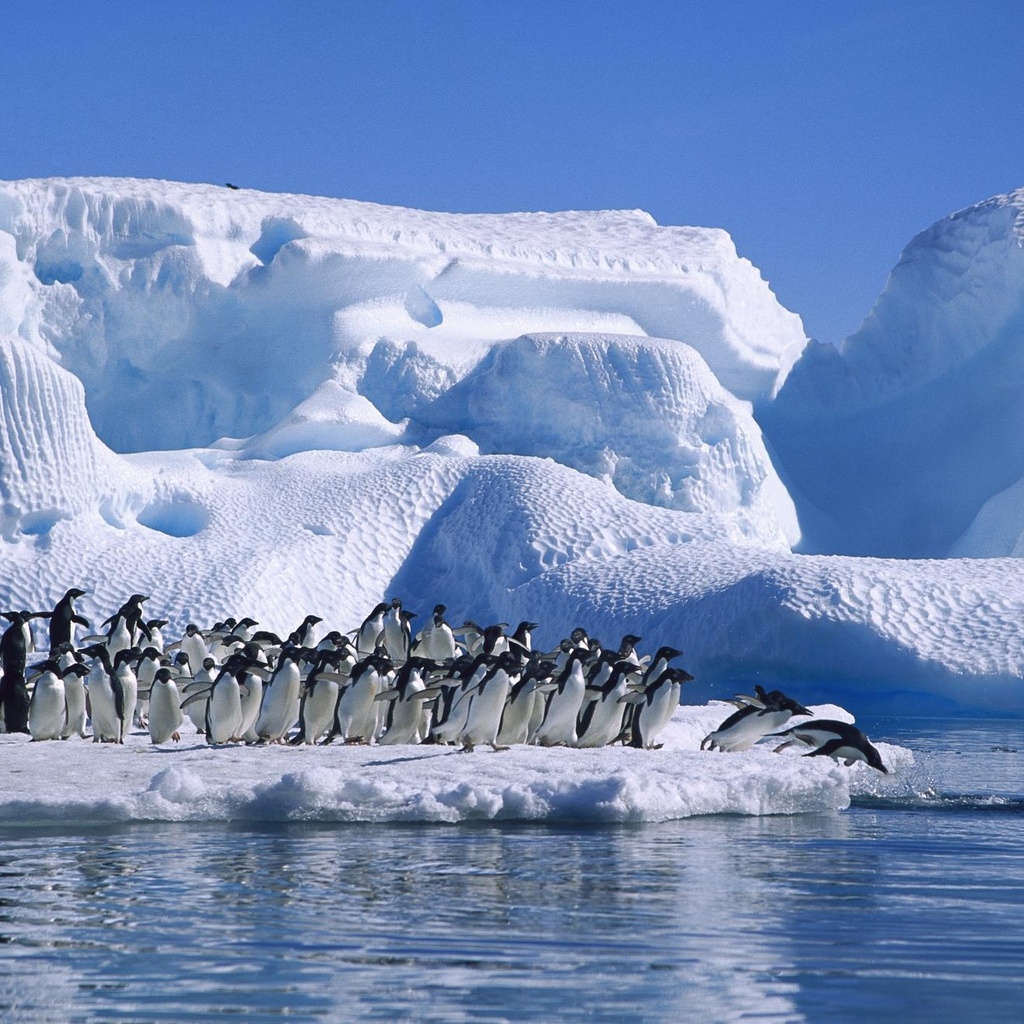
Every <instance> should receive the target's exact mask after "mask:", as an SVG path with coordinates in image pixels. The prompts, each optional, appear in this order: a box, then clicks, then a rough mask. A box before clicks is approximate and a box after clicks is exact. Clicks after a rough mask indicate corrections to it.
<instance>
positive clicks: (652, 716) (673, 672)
mask: <svg viewBox="0 0 1024 1024" xmlns="http://www.w3.org/2000/svg"><path fill="white" fill-rule="evenodd" d="M692 681H693V676H691V675H690V673H689V672H686V671H684V670H683V669H681V668H666V669H665V670H664V671H663V672H662V673H661V675H660V676H658V677H657V679H655V680H654V681H653V682H651V683H648V684H647V686H645V687H644V689H643V690H642V691H641V692H639V693H631V694H627V695H626V696H624V697H620V698H619V700H620V702H622V703H627V702H628V703H635V704H636V709H635V711H634V713H633V721H632V735H631V738H630V746H633V747H641V748H643V749H645V750H658V749H660V747H661V744H660V743H658V742H657V739H658V736H659V734H660V733H661V731H662V730H663V729H664V728H665V726H666V725H668V723H669V720H670V719H671V718H672V716H673V715H674V714H675V711H676V708H677V707H679V691H680V690H681V689H682V686H683V683H689V682H692Z"/></svg>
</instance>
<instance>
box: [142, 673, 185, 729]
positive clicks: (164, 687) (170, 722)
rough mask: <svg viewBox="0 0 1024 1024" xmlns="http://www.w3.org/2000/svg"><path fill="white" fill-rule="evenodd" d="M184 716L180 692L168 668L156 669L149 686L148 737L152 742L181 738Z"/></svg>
mask: <svg viewBox="0 0 1024 1024" xmlns="http://www.w3.org/2000/svg"><path fill="white" fill-rule="evenodd" d="M184 720H185V716H184V715H183V714H182V710H181V693H180V692H179V691H178V684H177V682H176V681H175V679H174V675H173V673H172V671H171V669H170V668H168V667H167V666H166V665H164V666H161V667H160V668H158V669H157V670H156V673H155V674H154V676H153V681H152V683H151V684H150V687H149V721H148V723H147V727H148V729H149V738H150V740H151V741H152V742H153V743H166V742H167V741H168V740H173V741H174V742H175V743H177V742H178V741H179V740H180V739H181V733H180V732H179V730H180V729H181V723H182V722H183V721H184Z"/></svg>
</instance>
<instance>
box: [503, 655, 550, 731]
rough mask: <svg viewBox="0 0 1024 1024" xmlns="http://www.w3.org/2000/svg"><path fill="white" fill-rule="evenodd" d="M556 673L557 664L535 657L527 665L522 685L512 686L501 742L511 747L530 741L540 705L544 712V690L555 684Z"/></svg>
mask: <svg viewBox="0 0 1024 1024" xmlns="http://www.w3.org/2000/svg"><path fill="white" fill-rule="evenodd" d="M554 674H555V663H554V662H553V661H547V660H544V659H542V658H541V657H540V656H539V655H534V656H533V657H532V658H531V659H530V661H529V662H528V663H527V665H526V668H525V669H524V671H523V674H522V675H521V676H520V677H519V680H518V682H515V683H513V684H512V687H511V689H510V690H509V694H508V698H507V700H506V701H505V711H504V713H503V714H502V716H501V728H500V729H499V730H498V743H499V744H501V745H503V746H511V745H512V744H516V743H526V742H528V740H529V738H530V726H531V724H532V722H533V711H534V708H535V707H536V706H538V705H539V706H540V708H541V709H542V710H543V708H544V702H543V693H542V692H541V690H542V688H543V687H544V686H546V685H547V684H549V683H550V682H551V678H552V676H554Z"/></svg>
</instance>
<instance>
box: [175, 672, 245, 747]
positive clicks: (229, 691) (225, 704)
mask: <svg viewBox="0 0 1024 1024" xmlns="http://www.w3.org/2000/svg"><path fill="white" fill-rule="evenodd" d="M248 667H249V662H248V659H247V658H246V657H245V655H244V654H240V653H236V654H232V655H231V656H230V657H229V658H228V660H227V661H226V662H225V663H224V664H223V665H222V666H221V668H220V670H219V671H218V672H217V674H216V676H214V678H213V682H211V683H210V684H209V686H208V687H207V688H205V689H197V690H195V691H194V692H191V693H189V695H188V696H187V697H186V698H185V699H184V700H183V701H182V702H181V707H182V710H183V711H187V710H188V708H189V707H190V706H191V705H192V704H194V703H205V706H206V715H205V718H204V721H203V731H204V732H205V733H206V742H207V743H209V744H210V745H211V746H221V745H223V744H225V743H236V742H239V741H240V739H241V736H240V732H241V726H242V686H241V684H240V683H239V680H238V677H239V676H242V675H243V674H244V672H245V670H246V668H248ZM187 689H189V690H191V689H192V687H191V686H190V687H187Z"/></svg>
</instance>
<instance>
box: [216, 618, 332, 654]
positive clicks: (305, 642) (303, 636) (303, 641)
mask: <svg viewBox="0 0 1024 1024" xmlns="http://www.w3.org/2000/svg"><path fill="white" fill-rule="evenodd" d="M323 621H324V620H323V619H321V618H320V616H319V615H307V616H306V617H305V618H304V619H303V620H302V622H301V623H299V625H298V627H297V628H296V629H295V630H293V631H292V632H291V633H289V634H288V638H287V639H286V640H285V643H286V644H291V646H292V647H316V643H315V642H314V641H315V640H316V626H317V625H318V624H319V623H321V622H323ZM235 635H236V636H237V635H238V634H237V633H236V634H235Z"/></svg>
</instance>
